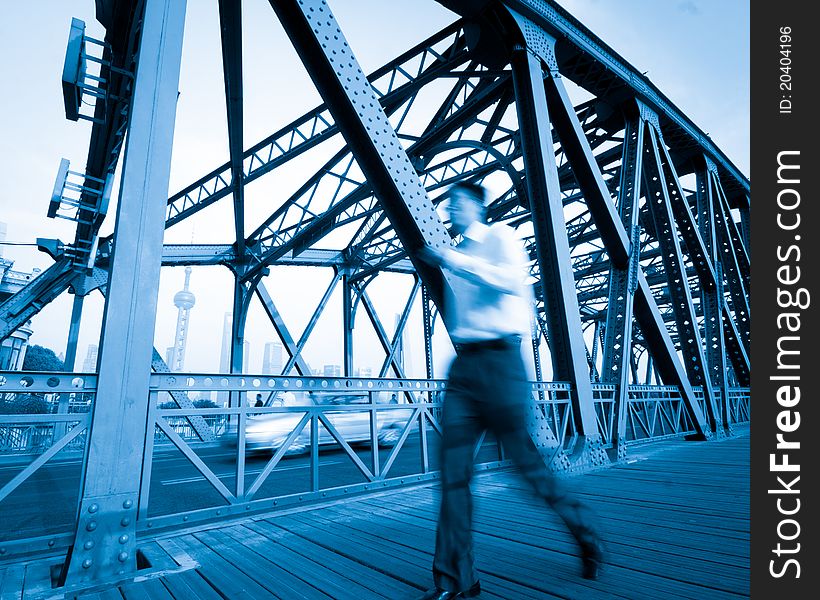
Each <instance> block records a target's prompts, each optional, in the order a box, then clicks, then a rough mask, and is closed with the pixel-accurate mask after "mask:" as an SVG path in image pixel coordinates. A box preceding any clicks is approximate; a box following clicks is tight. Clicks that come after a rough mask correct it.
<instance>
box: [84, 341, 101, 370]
mask: <svg viewBox="0 0 820 600" xmlns="http://www.w3.org/2000/svg"><path fill="white" fill-rule="evenodd" d="M98 350H99V348H98V347H97V344H88V352H87V353H86V355H85V360H84V361H83V371H84V372H85V373H93V372H95V371H96V370H97V352H98Z"/></svg>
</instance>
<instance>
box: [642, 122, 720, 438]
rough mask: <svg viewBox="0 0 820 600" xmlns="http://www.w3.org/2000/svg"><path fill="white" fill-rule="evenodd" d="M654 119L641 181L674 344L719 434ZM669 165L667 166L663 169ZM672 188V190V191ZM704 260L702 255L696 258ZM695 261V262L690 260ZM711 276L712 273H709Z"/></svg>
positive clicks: (718, 410) (718, 418)
mask: <svg viewBox="0 0 820 600" xmlns="http://www.w3.org/2000/svg"><path fill="white" fill-rule="evenodd" d="M656 128H659V125H658V124H657V120H655V121H654V122H649V121H648V122H647V130H648V133H649V136H648V139H647V142H648V143H647V144H646V147H645V148H644V159H645V160H644V165H643V167H644V184H645V185H646V197H647V205H648V206H649V208H650V213H651V214H652V220H653V221H654V223H655V230H656V231H657V234H658V243H659V244H660V248H661V258H662V259H663V268H664V272H665V274H666V278H667V284H668V291H669V295H670V299H671V304H672V312H673V314H674V315H675V324H676V326H677V332H678V346H679V348H680V351H681V352H682V353H683V359H684V365H685V367H686V373H687V374H688V376H689V381H690V382H691V383H692V384H693V385H701V386H703V393H704V395H705V396H706V399H707V402H706V408H707V413H708V415H709V419H710V422H711V427H712V431H713V432H716V433H718V434H719V435H722V433H723V422H722V420H721V415H720V409H719V408H718V406H717V405H716V402H715V395H714V392H713V390H712V382H711V380H710V379H709V377H707V376H706V375H705V373H706V372H707V370H708V366H707V363H706V357H705V356H704V354H703V341H702V339H701V336H700V331H698V327H697V322H698V321H697V316H696V315H695V308H694V305H693V303H692V294H691V292H690V290H689V279H688V277H687V276H686V265H685V263H684V259H683V254H682V252H681V248H680V243H679V241H678V230H677V227H676V224H675V219H674V217H673V215H672V205H671V199H670V190H669V189H668V187H667V185H666V182H665V174H664V170H665V169H664V163H663V162H662V159H661V153H660V150H659V148H658V139H657V134H656V131H659V129H656ZM669 167H671V165H667V168H669ZM673 191H674V190H673ZM675 201H676V202H684V198H682V197H680V194H678V195H677V197H676V198H675ZM700 258H702V259H705V258H706V257H705V256H702V257H700ZM693 262H695V263H696V264H697V261H693ZM712 277H714V272H712ZM705 279H706V278H704V277H701V280H700V281H701V284H703V286H704V287H705V288H706V287H711V288H714V280H713V281H712V282H711V284H712V285H711V286H707V285H706V281H705Z"/></svg>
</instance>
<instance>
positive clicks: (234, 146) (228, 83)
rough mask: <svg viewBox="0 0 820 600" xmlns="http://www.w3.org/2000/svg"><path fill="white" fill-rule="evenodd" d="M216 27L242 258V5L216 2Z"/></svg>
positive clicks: (234, 0) (238, 251)
mask: <svg viewBox="0 0 820 600" xmlns="http://www.w3.org/2000/svg"><path fill="white" fill-rule="evenodd" d="M219 25H220V28H219V30H220V33H221V34H222V73H223V75H224V79H225V108H226V110H227V113H228V150H229V153H230V163H231V193H232V194H233V219H234V232H235V235H236V255H237V257H238V258H239V260H240V262H241V261H242V259H243V258H244V255H245V203H244V192H245V189H244V181H243V180H244V177H245V172H244V170H243V168H242V159H243V142H242V139H243V136H242V133H243V132H242V128H243V113H242V3H241V2H238V1H237V0H219Z"/></svg>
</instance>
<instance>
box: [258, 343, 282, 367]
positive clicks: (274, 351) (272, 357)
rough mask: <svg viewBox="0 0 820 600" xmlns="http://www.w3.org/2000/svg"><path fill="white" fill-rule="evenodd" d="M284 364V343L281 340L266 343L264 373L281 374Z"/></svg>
mask: <svg viewBox="0 0 820 600" xmlns="http://www.w3.org/2000/svg"><path fill="white" fill-rule="evenodd" d="M282 366H283V364H282V344H280V343H279V342H268V343H267V344H265V354H264V355H263V356H262V373H263V374H265V375H280V374H281V373H282Z"/></svg>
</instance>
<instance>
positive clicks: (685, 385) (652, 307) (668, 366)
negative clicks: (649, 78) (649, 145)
mask: <svg viewBox="0 0 820 600" xmlns="http://www.w3.org/2000/svg"><path fill="white" fill-rule="evenodd" d="M544 84H545V88H546V92H547V101H548V102H549V104H550V107H551V109H552V115H553V121H552V123H553V126H554V127H555V129H556V131H557V133H558V137H559V138H560V140H561V145H562V147H563V148H564V152H565V153H566V156H567V159H568V160H569V162H570V164H571V165H572V168H573V171H574V172H575V175H576V178H577V180H578V185H579V187H580V188H581V191H582V192H583V194H584V198H585V199H586V202H587V205H588V207H589V212H590V214H591V215H592V218H593V219H594V221H595V226H596V227H597V229H598V231H599V232H600V233H601V239H602V241H603V243H604V246H605V247H606V250H607V253H608V254H609V258H610V261H611V262H612V263H613V265H614V266H617V267H620V268H625V267H627V266H628V263H629V244H630V242H629V235H628V234H627V232H626V229H625V228H624V226H623V223H622V222H621V220H620V218H619V217H618V215H617V213H616V212H615V209H614V207H613V205H612V202H611V198H610V194H609V190H608V189H607V186H606V183H605V182H604V179H603V175H602V174H601V172H600V169H599V168H598V167H597V163H596V162H595V157H594V155H593V154H592V149H591V148H590V145H589V142H588V141H587V139H586V136H585V135H584V132H583V129H582V128H581V124H580V122H579V121H578V118H577V116H576V115H575V111H574V110H573V109H572V103H571V102H570V100H569V97H568V95H567V92H566V89H565V88H564V85H563V83H562V82H561V80H560V79H559V78H557V77H547V78H546V79H545V80H544ZM635 317H636V321H637V323H638V324H639V326H640V328H641V331H642V332H643V334H644V338H645V340H646V342H647V346H648V347H649V348H651V351H652V354H653V356H654V359H655V363H656V366H657V368H658V371H659V373H660V374H661V377H663V379H664V381H665V382H666V383H667V384H670V385H677V386H678V387H679V388H680V390H681V395H682V397H683V399H684V402H685V404H686V406H687V408H688V410H689V411H690V413H691V415H692V420H693V423H694V426H695V428H696V430H697V433H698V434H699V435H701V436H703V437H711V432H710V431H709V428H708V426H707V425H706V419H705V417H704V415H703V411H702V410H701V409H700V406H699V405H698V401H697V399H696V398H695V394H694V391H693V390H692V386H691V384H690V382H689V379H688V377H687V375H686V372H685V370H684V369H683V366H682V365H681V364H680V360H679V359H678V356H677V351H676V349H675V346H674V344H673V343H672V339H671V338H670V336H669V332H668V331H667V329H666V325H665V324H664V321H663V317H662V315H661V313H660V311H659V310H658V305H657V303H656V302H655V299H654V297H653V296H652V290H651V288H650V287H649V284H648V283H647V281H646V277H645V276H644V274H643V272H642V271H639V272H638V287H637V289H636V291H635Z"/></svg>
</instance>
